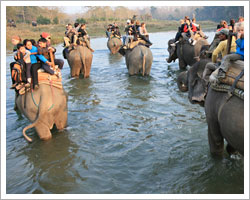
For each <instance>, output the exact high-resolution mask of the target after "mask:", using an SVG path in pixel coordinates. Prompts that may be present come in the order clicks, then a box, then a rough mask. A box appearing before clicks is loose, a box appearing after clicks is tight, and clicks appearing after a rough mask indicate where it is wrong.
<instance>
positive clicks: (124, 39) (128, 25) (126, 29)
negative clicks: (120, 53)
mask: <svg viewBox="0 0 250 200" xmlns="http://www.w3.org/2000/svg"><path fill="white" fill-rule="evenodd" d="M130 25H131V21H130V19H128V20H127V24H126V25H125V29H124V32H125V33H126V35H124V36H122V42H123V45H125V44H126V40H128V39H127V37H128V35H129V34H128V31H129V27H130Z"/></svg>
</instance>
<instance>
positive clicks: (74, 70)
mask: <svg viewBox="0 0 250 200" xmlns="http://www.w3.org/2000/svg"><path fill="white" fill-rule="evenodd" d="M80 70H81V69H80V68H79V67H74V68H71V77H78V76H79V74H80Z"/></svg>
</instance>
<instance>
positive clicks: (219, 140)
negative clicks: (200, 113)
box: [177, 59, 244, 156]
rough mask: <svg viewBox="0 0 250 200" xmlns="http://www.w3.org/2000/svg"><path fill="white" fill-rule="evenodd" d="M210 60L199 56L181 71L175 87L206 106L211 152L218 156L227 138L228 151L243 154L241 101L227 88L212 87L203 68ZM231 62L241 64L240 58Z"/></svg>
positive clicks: (192, 99) (195, 101)
mask: <svg viewBox="0 0 250 200" xmlns="http://www.w3.org/2000/svg"><path fill="white" fill-rule="evenodd" d="M210 61H211V60H210V59H201V60H200V61H199V62H197V63H195V64H194V65H193V66H192V67H191V68H190V69H189V70H188V71H186V72H182V73H180V75H179V77H178V78H177V82H178V83H177V84H178V87H179V88H180V90H181V91H188V98H189V101H190V102H191V103H198V104H200V105H202V106H204V107H205V113H206V120H207V124H208V141H209V147H210V152H211V154H212V155H219V156H221V155H222V154H223V151H224V139H226V141H227V143H228V144H227V147H226V150H227V152H228V153H229V154H232V153H234V152H236V151H238V152H239V153H240V154H242V155H244V100H243V99H241V98H239V97H238V96H236V95H232V96H230V95H229V94H228V92H226V91H218V90H215V89H214V88H212V86H211V85H209V84H208V83H207V82H206V81H205V80H204V79H203V71H204V69H205V66H206V64H207V63H208V62H210ZM234 64H236V65H243V66H244V63H243V62H240V61H238V62H236V63H231V65H234ZM229 87H230V86H229Z"/></svg>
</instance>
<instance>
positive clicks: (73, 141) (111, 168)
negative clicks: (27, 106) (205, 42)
mask: <svg viewBox="0 0 250 200" xmlns="http://www.w3.org/2000/svg"><path fill="white" fill-rule="evenodd" d="M206 34H207V35H209V41H211V40H212V37H213V35H214V32H207V33H206ZM174 35H175V32H164V33H163V32H162V33H152V34H150V39H151V41H152V42H153V43H154V44H153V46H152V47H151V50H152V53H153V56H154V60H153V65H152V70H151V75H150V77H140V76H132V77H130V76H129V75H128V73H127V68H126V66H125V60H124V58H123V57H122V56H119V55H110V53H109V50H108V49H107V39H106V38H96V39H92V40H91V44H92V47H93V49H95V52H94V58H93V65H92V69H91V75H90V78H89V79H86V80H84V79H72V78H70V76H69V73H70V69H69V66H68V63H67V62H66V60H65V66H64V69H63V70H62V75H63V85H64V89H65V90H66V92H67V93H68V95H69V98H68V108H69V109H68V126H67V128H66V129H65V130H63V131H61V132H58V131H56V130H53V131H52V132H53V139H52V140H50V141H47V142H44V141H40V140H39V138H38V136H37V135H36V133H35V131H34V129H32V130H29V131H28V134H29V135H30V136H31V137H32V139H33V141H34V142H33V143H31V144H29V143H28V142H26V141H25V139H24V138H23V136H22V129H23V127H25V126H26V125H28V124H29V123H30V122H29V121H28V120H27V119H26V118H24V117H21V116H20V115H18V114H17V113H16V112H15V111H14V110H13V106H14V92H13V91H12V90H10V89H9V87H10V84H11V79H10V74H9V63H10V62H11V61H12V56H11V55H7V66H6V70H7V75H6V79H7V86H6V100H7V101H6V113H7V116H6V120H7V126H6V134H7V138H6V142H7V143H6V145H7V147H6V157H7V160H6V183H7V185H6V188H7V194H32V193H43V194H61V193H65V194H67V193H70V194H103V193H104V194H121V193H126V194H134V193H138V194H148V193H152V194H180V193H184V194H185V193H191V194H197V193H200V194H205V193H210V194H217V193H244V162H243V158H241V157H238V158H230V157H229V156H228V155H227V154H226V153H225V155H224V157H223V158H222V159H215V158H213V157H211V155H210V152H209V146H208V139H207V124H206V118H205V113H204V108H202V107H200V106H199V105H192V104H190V103H189V101H188V99H187V93H181V92H179V91H178V88H177V85H176V77H177V76H178V74H179V73H180V71H179V69H178V62H176V63H171V64H168V63H167V62H166V61H165V58H166V57H167V55H168V52H167V42H168V40H169V39H170V38H173V37H174ZM56 48H57V54H56V57H58V58H62V54H61V52H62V45H58V46H57V47H56Z"/></svg>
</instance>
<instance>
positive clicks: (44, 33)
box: [41, 32, 50, 39]
mask: <svg viewBox="0 0 250 200" xmlns="http://www.w3.org/2000/svg"><path fill="white" fill-rule="evenodd" d="M49 36H50V34H48V33H46V32H42V34H41V37H42V38H45V39H46V38H47V37H49Z"/></svg>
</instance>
